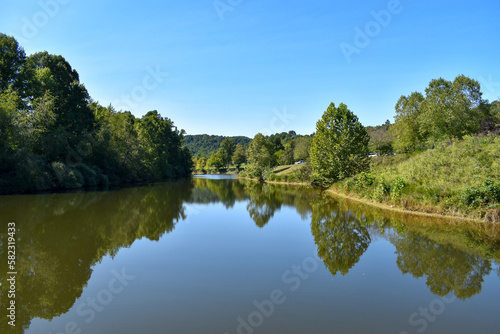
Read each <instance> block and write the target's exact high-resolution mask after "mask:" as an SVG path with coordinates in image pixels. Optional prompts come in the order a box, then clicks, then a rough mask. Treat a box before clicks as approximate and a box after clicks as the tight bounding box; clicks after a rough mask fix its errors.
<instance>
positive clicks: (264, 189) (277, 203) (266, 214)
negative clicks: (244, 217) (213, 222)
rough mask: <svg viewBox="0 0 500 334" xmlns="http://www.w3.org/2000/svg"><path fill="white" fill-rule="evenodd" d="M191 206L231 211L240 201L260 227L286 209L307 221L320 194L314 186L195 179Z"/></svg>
mask: <svg viewBox="0 0 500 334" xmlns="http://www.w3.org/2000/svg"><path fill="white" fill-rule="evenodd" d="M193 184H194V190H193V195H192V197H191V199H190V200H189V202H190V203H197V204H209V203H222V204H224V206H225V207H226V208H231V207H233V206H234V204H235V203H236V202H237V201H238V202H241V201H246V202H247V211H248V213H249V215H250V217H251V218H252V220H253V221H254V222H255V224H256V225H257V226H259V227H264V226H265V225H266V224H267V223H268V222H269V221H270V220H271V218H273V217H274V215H275V214H276V212H278V211H280V210H281V208H282V207H283V206H287V207H291V208H295V209H296V211H297V213H298V214H299V215H300V216H301V217H302V218H303V219H306V218H307V217H308V216H309V214H310V212H311V204H310V203H311V201H312V199H313V198H314V197H315V196H317V195H318V194H319V191H318V190H316V189H312V188H311V187H301V188H297V187H296V186H286V185H272V184H266V183H260V182H254V181H248V180H238V179H237V180H234V179H232V180H231V179H230V180H227V179H205V178H195V179H193Z"/></svg>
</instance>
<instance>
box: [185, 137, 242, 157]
mask: <svg viewBox="0 0 500 334" xmlns="http://www.w3.org/2000/svg"><path fill="white" fill-rule="evenodd" d="M225 138H231V139H233V141H234V144H235V145H238V144H239V143H241V144H242V145H243V146H244V147H245V149H246V148H247V147H248V144H250V142H251V141H252V139H251V138H248V137H244V136H236V137H226V136H214V135H185V136H184V143H183V144H182V146H185V147H187V148H188V149H189V150H190V151H191V153H192V154H193V156H194V157H196V158H199V157H207V158H209V157H210V155H211V154H212V153H213V152H215V151H217V150H218V149H219V147H220V144H221V143H222V141H223V140H224V139H225Z"/></svg>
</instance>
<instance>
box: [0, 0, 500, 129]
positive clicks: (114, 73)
mask: <svg viewBox="0 0 500 334" xmlns="http://www.w3.org/2000/svg"><path fill="white" fill-rule="evenodd" d="M0 9H1V10H0V32H3V33H5V34H8V35H13V36H14V37H16V38H17V39H18V41H19V42H20V44H21V45H22V46H23V47H24V49H25V50H26V53H27V54H32V53H35V52H38V51H44V50H47V51H48V52H49V53H52V54H60V55H62V56H64V57H65V58H66V59H67V60H68V61H69V63H70V64H71V65H72V66H73V68H75V69H76V70H77V71H78V73H79V74H80V80H81V81H82V82H83V83H84V84H85V86H86V87H87V89H88V91H89V93H90V95H91V96H92V98H93V99H94V100H97V101H99V102H100V103H101V104H103V105H108V104H110V103H112V104H113V105H115V106H116V107H117V108H118V109H124V110H131V111H132V112H133V113H134V114H135V115H136V116H138V117H140V116H142V115H143V114H145V113H146V112H147V111H149V110H153V109H156V110H158V111H159V112H160V113H161V114H162V115H163V116H166V117H169V118H171V119H172V120H173V121H174V122H175V124H176V125H177V126H178V127H179V128H183V129H185V130H186V131H187V133H188V134H200V133H208V134H220V135H246V136H249V137H253V136H254V135H255V134H256V133H258V132H263V133H266V134H270V133H271V132H272V133H274V132H281V131H288V130H292V129H293V130H295V131H296V132H297V133H301V134H310V133H312V132H314V130H315V124H316V121H317V120H318V119H319V118H320V117H321V115H322V113H323V112H324V111H325V110H326V108H327V106H328V105H329V104H330V102H334V103H336V104H338V103H340V102H344V103H346V104H347V106H348V107H349V109H351V110H352V111H353V112H354V113H355V114H357V115H358V117H359V118H360V120H361V122H362V123H363V124H364V125H377V124H381V123H383V122H385V120H386V119H390V120H391V121H392V120H393V116H394V105H395V104H396V101H397V100H398V98H399V97H400V96H401V95H408V94H410V93H411V92H413V91H421V92H423V91H424V89H425V87H426V86H427V85H428V83H429V82H430V80H432V79H434V78H439V77H443V78H445V79H448V80H453V79H454V78H455V77H456V76H457V75H460V74H465V75H467V76H470V77H472V78H474V79H477V80H479V82H480V83H481V85H482V91H483V93H484V95H483V97H484V98H486V99H489V100H490V101H492V100H496V99H498V98H500V66H498V65H499V64H498V59H499V55H500V44H499V43H498V39H499V33H500V20H499V14H500V2H499V1H498V0H485V1H477V2H473V1H458V2H457V1H430V0H419V1H416V0H413V1H411V0H401V1H396V0H390V1H388V0H381V1H378V0H376V1H375V0H374V1H367V0H362V1H350V2H348V1H334V0H333V1H332V0H329V1H323V0H310V1H296V0H291V1H286V2H285V1H276V0H266V1H264V0H217V1H213V0H191V1H181V0H163V1H156V0H142V1H117V0H100V1H95V0H86V1H79V0H40V1H27V0H22V1H21V0H2V4H1V5H0ZM377 16H378V19H377ZM360 31H361V33H360ZM346 50H347V51H346ZM353 50H355V51H353Z"/></svg>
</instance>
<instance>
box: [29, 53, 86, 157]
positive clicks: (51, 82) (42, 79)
mask: <svg viewBox="0 0 500 334" xmlns="http://www.w3.org/2000/svg"><path fill="white" fill-rule="evenodd" d="M26 66H27V67H28V68H30V70H31V71H32V72H33V73H34V76H33V77H32V78H31V79H30V82H29V84H28V85H29V89H28V91H29V92H28V95H29V96H30V99H37V98H42V97H43V96H44V95H45V93H46V92H47V91H50V94H51V95H52V96H53V97H54V98H55V100H56V101H57V103H56V104H55V106H54V113H55V116H56V121H55V127H57V128H59V132H60V133H58V136H57V137H56V138H55V139H54V141H59V142H61V143H60V144H59V146H61V147H64V151H62V152H61V151H60V152H55V153H54V156H51V157H48V158H49V160H51V161H54V160H57V159H64V158H66V155H67V154H68V152H67V150H66V148H67V147H71V148H74V147H76V146H77V145H78V144H79V143H80V142H81V141H82V140H84V138H85V136H87V135H88V134H89V133H91V132H92V131H93V130H94V125H95V118H94V113H93V112H92V110H91V109H90V107H89V104H90V96H89V94H88V92H87V89H86V88H85V86H84V85H83V84H82V83H80V79H79V75H78V72H77V71H76V70H74V69H73V68H71V65H70V64H69V63H68V62H67V61H66V60H65V59H64V58H63V57H62V56H55V55H51V54H49V53H47V52H46V51H45V52H38V53H35V54H33V55H31V56H29V57H28V58H27V60H26Z"/></svg>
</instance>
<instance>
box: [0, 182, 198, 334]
mask: <svg viewBox="0 0 500 334" xmlns="http://www.w3.org/2000/svg"><path fill="white" fill-rule="evenodd" d="M191 189H192V187H191V183H190V182H189V180H186V181H179V182H172V183H163V184H159V185H155V186H152V187H140V188H130V189H123V190H119V191H115V192H95V193H90V192H89V193H68V194H54V195H36V196H10V197H5V199H6V200H4V201H2V202H1V206H0V217H2V220H8V221H14V222H16V224H17V228H18V230H19V231H18V234H17V236H18V241H17V252H18V259H17V263H16V269H17V272H18V275H17V282H16V287H17V293H16V307H17V319H16V320H17V321H16V322H17V325H16V327H15V328H14V329H13V328H11V327H10V326H9V325H8V324H7V323H6V322H1V323H0V332H1V333H10V332H12V333H22V330H21V329H22V327H24V329H27V328H28V326H29V324H30V322H31V319H33V318H35V317H36V318H42V319H49V320H50V319H53V318H54V317H57V316H59V315H61V314H64V313H66V312H67V311H68V310H69V309H70V308H71V307H72V306H73V304H74V303H75V301H76V299H78V298H79V297H80V296H81V294H82V291H83V288H84V287H85V286H86V284H87V281H88V280H89V278H90V276H91V274H92V266H93V265H95V264H96V263H98V262H100V261H101V259H102V258H103V256H105V255H111V256H114V255H115V254H116V253H117V252H118V250H119V249H121V248H122V247H129V246H130V245H131V244H132V243H133V242H134V241H135V240H137V239H140V238H143V237H146V238H148V239H151V240H159V238H160V237H161V236H162V235H163V234H165V233H168V232H170V231H172V230H173V229H174V227H175V222H177V221H179V220H180V219H183V218H184V216H185V215H184V208H183V202H184V201H186V200H187V199H188V198H189V197H190V195H191ZM5 238H6V235H1V236H0V243H1V251H0V252H1V253H0V258H2V259H5V258H6V256H4V255H5V253H6V249H7V247H6V239H5ZM6 262H7V261H1V263H0V277H1V280H2V286H1V287H0V299H1V304H2V305H6V303H7V302H8V296H7V290H6V288H7V284H6V283H7V282H6V279H7V277H6V276H5V275H6V273H7V272H8V270H7V268H6V264H7V263H6ZM2 320H3V319H2ZM16 328H17V329H16Z"/></svg>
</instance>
